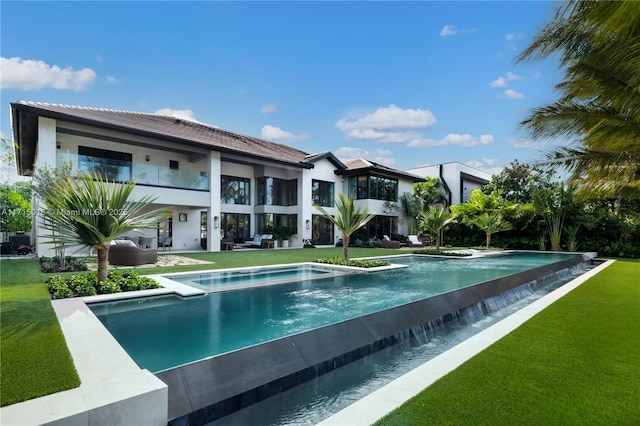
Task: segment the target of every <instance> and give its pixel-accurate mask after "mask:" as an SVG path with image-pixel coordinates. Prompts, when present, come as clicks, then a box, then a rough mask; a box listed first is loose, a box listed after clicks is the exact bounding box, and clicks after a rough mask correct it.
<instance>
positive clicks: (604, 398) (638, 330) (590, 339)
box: [377, 261, 640, 426]
mask: <svg viewBox="0 0 640 426" xmlns="http://www.w3.org/2000/svg"><path fill="white" fill-rule="evenodd" d="M638 272H640V263H638V262H626V261H617V262H616V263H615V264H614V265H612V266H610V267H609V268H607V269H605V270H604V271H603V272H601V273H600V274H598V275H596V276H595V277H594V278H591V279H590V280H588V281H587V282H586V283H585V284H583V285H581V286H580V287H578V288H577V289H575V290H574V291H573V292H571V293H569V294H568V295H567V296H565V297H563V298H562V299H560V300H559V301H558V302H556V303H554V304H553V305H551V307H549V308H547V309H545V310H544V311H543V312H541V313H540V314H538V315H536V316H535V317H534V318H533V319H531V320H530V321H528V322H526V323H525V324H524V325H523V326H522V327H520V328H518V329H517V330H515V331H514V332H513V333H511V334H509V335H508V336H506V337H505V338H503V339H502V340H500V341H498V342H497V343H495V344H494V345H493V346H491V347H490V348H488V349H487V350H485V351H483V352H481V353H480V354H478V355H477V356H475V357H474V358H472V359H471V360H469V361H468V362H466V363H465V364H463V365H462V366H461V367H460V368H458V369H456V370H455V371H453V372H452V373H450V374H449V375H447V376H445V377H444V378H442V379H441V380H439V381H437V382H436V383H434V384H433V386H431V387H429V388H428V389H426V390H425V391H423V392H422V393H420V394H419V395H418V396H416V397H415V398H413V399H411V400H410V401H408V402H407V403H406V404H404V405H403V406H401V407H400V408H398V409H397V410H395V411H394V412H392V413H391V414H390V415H388V416H387V417H385V418H383V419H382V420H381V421H379V422H378V423H377V425H384V426H387V425H422V424H474V425H476V424H487V425H489V424H490V425H500V424H505V425H507V424H513V422H514V419H518V423H525V424H639V423H640V412H639V411H638V395H640V364H639V363H638V360H639V359H640V309H639V306H638V301H639V300H640V285H638V278H637V277H638Z"/></svg>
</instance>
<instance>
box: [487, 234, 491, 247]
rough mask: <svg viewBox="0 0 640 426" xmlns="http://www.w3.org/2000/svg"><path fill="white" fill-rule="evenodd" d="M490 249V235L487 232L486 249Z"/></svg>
mask: <svg viewBox="0 0 640 426" xmlns="http://www.w3.org/2000/svg"><path fill="white" fill-rule="evenodd" d="M489 247H491V234H490V233H488V232H487V249H488V248H489Z"/></svg>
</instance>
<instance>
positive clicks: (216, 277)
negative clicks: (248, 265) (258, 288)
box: [167, 264, 345, 291]
mask: <svg viewBox="0 0 640 426" xmlns="http://www.w3.org/2000/svg"><path fill="white" fill-rule="evenodd" d="M344 273H345V272H343V271H337V270H336V269H330V268H322V267H319V266H315V265H306V264H305V265H292V266H280V267H274V268H261V269H245V270H233V271H215V272H205V273H191V274H182V275H171V276H167V278H169V279H171V280H172V281H177V282H179V283H181V284H185V285H188V286H191V287H195V288H199V289H201V290H205V291H218V290H224V289H229V288H235V287H243V286H255V285H260V284H264V283H271V282H279V283H282V282H285V281H297V280H305V279H309V278H316V277H321V276H326V277H329V276H334V275H342V274H344Z"/></svg>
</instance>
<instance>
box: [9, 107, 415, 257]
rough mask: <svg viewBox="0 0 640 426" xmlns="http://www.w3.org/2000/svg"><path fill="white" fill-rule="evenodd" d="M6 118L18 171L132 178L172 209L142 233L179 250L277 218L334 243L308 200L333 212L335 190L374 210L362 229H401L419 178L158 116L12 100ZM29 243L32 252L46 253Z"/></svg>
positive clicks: (237, 237)
mask: <svg viewBox="0 0 640 426" xmlns="http://www.w3.org/2000/svg"><path fill="white" fill-rule="evenodd" d="M11 115H12V128H13V136H14V141H16V142H17V148H16V167H17V171H18V174H19V175H22V176H31V175H33V173H34V171H35V170H37V169H38V168H39V167H55V166H57V165H58V164H60V162H61V161H64V160H70V161H71V162H72V163H73V165H74V168H75V169H77V170H82V171H85V172H91V171H100V172H102V173H103V174H105V175H106V176H107V177H108V178H109V179H110V180H111V181H114V182H124V181H129V180H134V181H136V182H137V185H136V187H135V189H134V192H133V197H134V198H139V197H142V196H144V195H153V196H156V197H157V198H156V201H155V204H154V207H155V208H157V207H170V208H171V209H172V211H173V217H172V218H170V219H169V220H168V221H166V222H164V223H161V224H159V228H158V230H146V231H145V232H146V236H148V237H158V238H162V237H169V236H171V237H172V245H173V247H174V248H176V249H180V250H194V249H204V250H209V251H218V250H220V240H221V238H232V239H234V241H236V242H243V241H245V240H250V239H251V238H252V236H253V235H254V234H255V233H263V232H264V231H265V230H266V228H267V227H270V226H277V225H282V226H288V227H290V228H292V229H293V231H294V233H295V235H296V238H295V239H293V238H292V241H291V244H292V245H293V246H297V247H301V246H302V243H303V241H304V240H307V239H309V240H311V241H313V243H314V244H334V243H335V242H336V240H337V239H338V238H339V237H340V235H339V233H338V231H337V230H336V229H335V228H334V226H333V225H332V224H331V223H330V222H329V221H327V220H325V219H323V218H322V217H321V216H320V215H319V214H318V211H317V209H316V208H315V207H314V204H319V205H322V206H324V207H325V209H327V211H329V212H330V213H331V212H333V211H334V210H333V209H335V207H334V199H335V197H336V195H337V193H338V192H344V193H347V191H349V190H353V191H354V192H355V193H356V194H357V198H358V203H362V204H365V205H367V206H368V207H369V210H370V211H371V212H372V213H376V214H377V215H380V216H382V217H381V218H379V219H374V221H375V222H374V224H375V227H373V228H371V229H368V230H367V232H368V233H369V232H370V235H369V236H374V234H373V233H374V232H375V235H377V236H379V237H381V236H382V234H381V233H380V232H382V231H384V232H385V233H386V232H387V231H389V233H406V221H405V220H403V218H402V212H401V211H400V210H399V209H398V208H397V202H398V196H399V195H401V194H402V193H403V192H405V191H408V192H411V191H412V185H413V183H414V182H419V181H422V180H423V179H422V178H420V177H419V176H416V175H412V174H410V173H407V172H402V171H400V170H396V169H392V168H388V167H384V166H381V165H378V164H375V163H371V162H367V161H366V160H356V161H355V162H351V163H349V165H345V164H344V163H342V162H341V161H340V160H339V159H338V158H336V157H335V156H334V155H333V154H332V153H330V152H322V153H319V154H313V155H310V154H308V153H305V152H303V151H300V150H297V149H295V148H292V147H289V146H286V145H280V144H276V143H272V142H268V141H265V140H262V139H258V138H253V137H250V136H244V135H239V134H236V133H231V132H228V131H225V130H221V129H218V128H215V127H212V126H208V125H205V124H202V123H196V122H192V121H188V120H183V119H178V118H175V117H167V116H161V115H156V114H145V113H138V112H129V111H116V110H107V109H99V108H86V107H76V106H67V105H57V104H47V103H39V102H25V101H18V102H14V103H12V104H11ZM362 191H365V192H362ZM394 206H396V207H395V208H393V207H394ZM36 246H37V249H38V253H39V254H40V255H46V256H49V255H51V254H52V253H51V252H50V250H49V249H48V247H47V246H43V245H41V244H38V242H37V241H36Z"/></svg>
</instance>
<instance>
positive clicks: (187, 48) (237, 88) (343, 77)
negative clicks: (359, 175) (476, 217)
mask: <svg viewBox="0 0 640 426" xmlns="http://www.w3.org/2000/svg"><path fill="white" fill-rule="evenodd" d="M554 5H555V3H552V2H542V1H538V2H520V1H518V2H506V1H496V2H484V1H474V2H455V1H454V2H431V1H426V2H406V3H404V2H402V3H401V2H258V3H253V2H206V1H201V2H44V3H41V2H10V1H2V3H0V8H1V9H0V12H1V33H0V35H1V38H2V44H1V47H0V49H1V56H2V69H1V74H0V83H1V92H0V95H1V101H2V106H1V110H0V113H1V121H0V131H1V132H2V135H3V137H7V136H10V134H11V130H10V120H9V114H8V110H9V106H8V103H9V102H11V101H14V100H18V99H20V100H33V101H43V102H51V103H61V104H70V105H79V106H91V107H101V108H111V109H119V110H130V111H142V112H149V113H155V112H162V113H167V114H177V115H182V116H186V117H188V118H190V119H193V120H197V121H200V122H202V123H206V124H209V125H214V126H218V127H220V128H223V129H225V130H229V131H232V132H237V133H242V134H247V135H251V136H256V137H262V138H265V139H268V140H272V141H274V142H279V143H283V144H287V145H291V146H294V147H296V148H298V149H301V150H303V151H306V152H309V153H315V152H319V151H324V150H331V151H332V152H333V153H334V154H336V155H337V156H338V157H339V158H341V159H343V160H347V159H351V158H357V157H365V158H368V159H370V160H373V161H377V162H379V163H382V164H386V165H389V166H392V167H396V168H399V169H409V168H414V167H418V166H421V165H428V164H436V163H442V162H450V161H459V162H461V163H465V164H468V165H471V166H473V167H477V168H480V169H483V170H487V171H489V172H494V173H495V172H499V170H500V168H501V167H503V166H505V165H507V164H509V163H510V162H511V161H512V160H514V159H518V160H519V161H521V162H526V161H530V160H535V159H539V158H540V156H541V155H540V149H542V150H545V149H548V147H546V146H544V145H540V144H536V143H533V142H532V141H528V140H526V134H524V133H523V132H522V131H519V129H518V123H519V122H520V121H522V120H523V119H524V118H525V117H526V116H527V113H528V111H529V110H530V109H531V108H534V107H537V106H542V105H544V104H546V103H549V102H551V101H553V100H554V99H555V96H556V95H555V93H554V85H555V84H556V83H558V81H559V77H560V72H559V70H558V69H557V64H556V63H555V62H554V61H545V62H536V63H531V64H518V65H515V64H514V63H513V59H514V57H515V56H516V55H517V54H518V53H519V52H520V51H521V50H522V49H523V48H524V47H526V45H527V44H528V43H529V41H530V40H531V39H532V37H533V36H534V35H535V34H536V33H537V32H538V31H539V30H540V29H541V28H542V27H543V25H544V24H545V23H546V22H547V21H548V20H549V19H550V18H551V17H552V15H553V11H554Z"/></svg>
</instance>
